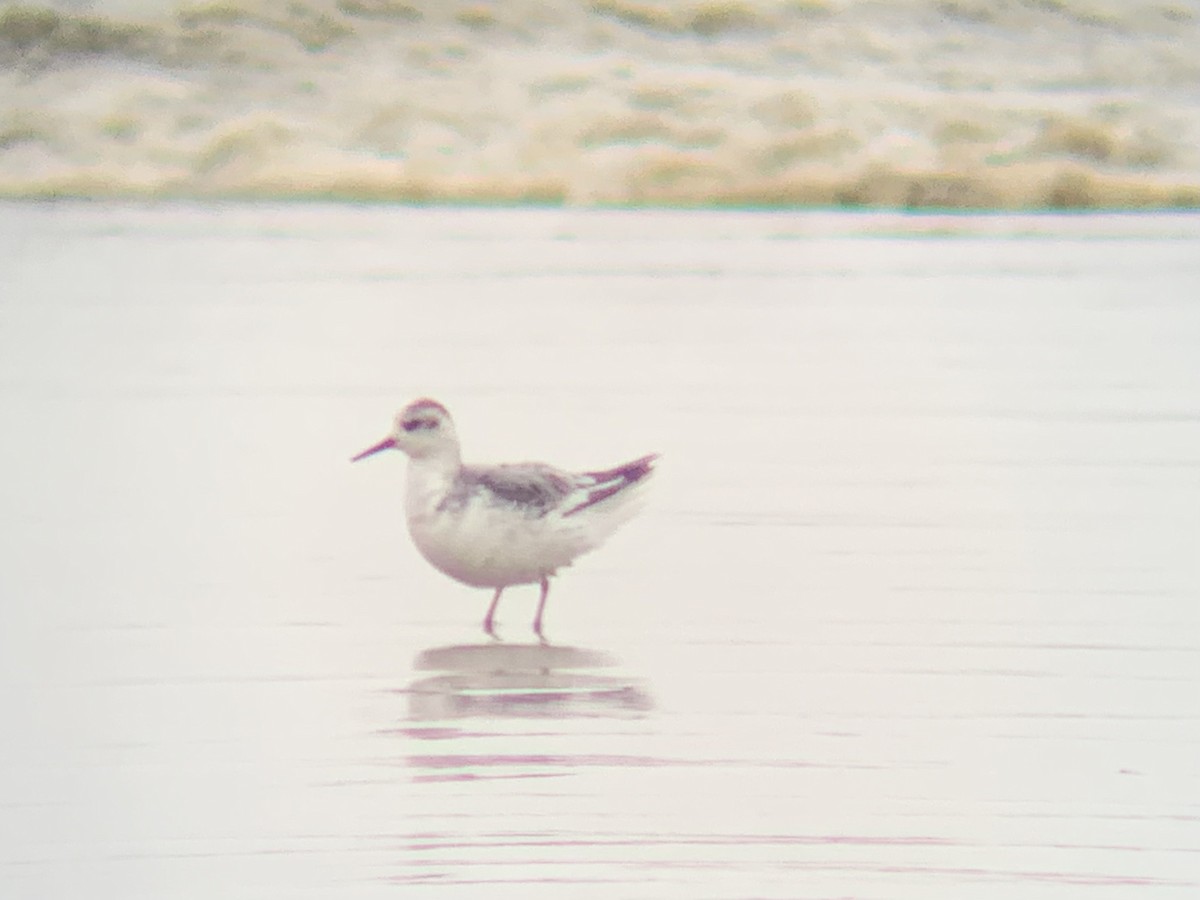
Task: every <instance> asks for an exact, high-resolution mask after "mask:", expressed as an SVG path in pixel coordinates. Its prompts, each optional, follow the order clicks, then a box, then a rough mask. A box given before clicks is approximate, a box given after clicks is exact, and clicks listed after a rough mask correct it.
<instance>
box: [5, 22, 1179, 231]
mask: <svg viewBox="0 0 1200 900" xmlns="http://www.w3.org/2000/svg"><path fill="white" fill-rule="evenodd" d="M59 197H66V198H97V199H181V200H217V199H220V200H317V199H319V200H340V201H347V200H353V201H380V202H396V201H401V202H407V203H456V204H463V203H465V204H481V205H493V204H513V203H517V204H528V205H550V206H559V205H563V206H615V207H624V206H668V207H709V206H718V207H737V208H746V207H751V208H753V207H766V208H788V207H817V208H821V207H833V208H838V207H868V208H913V209H939V210H942V209H951V210H952V209H963V210H985V211H986V210H1038V209H1156V208H1196V207H1200V0H1181V2H1171V3H1166V2H1157V3H1153V2H1151V3H1143V2H1138V3H1119V2H1116V0H1111V2H1105V0H1055V2H1047V0H1010V2H998V3H990V2H984V0H902V2H895V3H877V2H868V0H680V2H665V0H662V2H656V0H571V2H560V3H553V2H538V0H512V2H506V3H495V4H489V3H481V2H460V0H447V2H435V0H211V2H186V3H176V2H168V3H166V4H155V3H149V2H141V0H107V2H104V0H101V2H93V3H83V2H76V3H66V2H63V3H59V4H28V3H24V4H23V3H4V2H0V198H8V199H38V198H59Z"/></svg>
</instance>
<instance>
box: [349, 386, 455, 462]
mask: <svg viewBox="0 0 1200 900" xmlns="http://www.w3.org/2000/svg"><path fill="white" fill-rule="evenodd" d="M382 450H403V451H404V452H405V453H407V454H408V456H409V458H410V459H444V460H447V461H449V462H453V463H455V464H457V463H458V461H459V450H458V433H457V432H456V431H455V430H454V420H453V419H451V418H450V413H448V412H447V411H446V407H444V406H442V404H440V403H438V402H437V401H436V400H428V399H424V400H416V401H414V402H412V403H410V404H408V406H406V407H404V409H403V410H401V411H400V413H399V414H398V415H397V416H396V424H395V426H394V427H393V428H392V432H391V434H389V435H388V436H387V437H385V438H384V439H383V440H382V441H380V442H379V443H378V444H375V445H374V446H371V447H368V448H367V449H366V450H364V451H363V452H362V453H359V454H358V455H357V456H355V457H353V458H352V459H351V460H350V461H351V462H358V461H359V460H360V459H365V458H366V457H368V456H372V455H374V454H376V453H379V452H380V451H382Z"/></svg>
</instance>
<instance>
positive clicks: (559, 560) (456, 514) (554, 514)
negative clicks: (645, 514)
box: [405, 459, 641, 588]
mask: <svg viewBox="0 0 1200 900" xmlns="http://www.w3.org/2000/svg"><path fill="white" fill-rule="evenodd" d="M455 472H456V467H453V466H447V465H445V464H444V463H443V462H441V461H439V460H435V459H410V461H409V465H408V490H407V499H406V509H405V513H406V517H407V520H408V530H409V533H410V534H411V535H412V539H413V543H414V544H416V545H417V549H418V550H419V551H420V552H421V555H422V556H424V557H425V559H427V560H428V561H429V562H430V564H431V565H433V566H434V567H435V568H437V569H438V570H440V571H442V572H444V573H445V574H447V575H449V576H450V577H451V578H454V579H457V580H458V581H461V582H463V583H465V584H469V585H473V586H475V587H492V588H497V587H508V586H509V585H514V584H529V583H534V582H537V581H540V580H541V579H542V578H543V577H546V576H548V575H552V574H554V572H555V570H557V569H559V568H561V567H563V566H568V565H570V564H571V562H572V561H573V560H574V559H575V558H576V557H578V556H580V555H581V554H583V553H586V552H588V551H589V550H593V549H595V548H596V547H598V546H599V545H600V544H601V543H602V542H603V541H604V540H605V538H607V537H608V536H609V535H610V534H612V532H613V531H615V530H616V529H617V528H618V527H619V526H620V525H621V524H622V523H624V522H625V521H627V520H628V519H629V518H630V516H632V515H633V514H634V512H636V510H637V506H638V504H637V499H638V495H640V494H641V491H640V490H638V488H639V487H640V483H639V484H637V485H632V486H630V487H629V488H626V489H624V490H622V491H620V492H619V493H617V494H614V495H613V496H612V497H608V498H606V499H605V500H602V501H601V502H599V503H596V504H595V505H593V506H589V507H587V508H585V509H581V510H579V511H578V512H575V513H573V514H571V515H566V513H568V512H569V511H570V510H572V509H574V508H575V507H577V506H579V505H580V504H581V503H583V502H585V501H586V500H587V498H588V490H589V488H592V487H594V486H595V484H596V482H595V480H594V479H591V478H587V477H586V476H568V477H571V478H573V480H575V481H576V483H577V485H578V486H577V488H576V490H574V491H573V492H572V493H571V494H569V495H567V496H566V497H564V498H563V500H562V501H561V502H560V503H559V504H557V505H556V506H554V507H553V508H551V509H549V510H547V511H546V512H545V513H544V514H543V515H539V514H538V513H539V512H540V510H535V509H525V508H522V507H519V506H516V505H514V504H511V503H503V502H495V498H494V497H493V496H492V495H491V494H490V493H489V492H488V491H487V490H485V489H482V488H481V489H479V490H477V491H476V492H474V493H472V494H471V495H470V497H469V498H467V500H466V502H465V503H463V504H461V505H456V506H452V507H450V508H441V507H442V502H443V500H445V498H446V496H447V494H448V492H449V491H450V489H451V487H452V485H453V481H454V476H455Z"/></svg>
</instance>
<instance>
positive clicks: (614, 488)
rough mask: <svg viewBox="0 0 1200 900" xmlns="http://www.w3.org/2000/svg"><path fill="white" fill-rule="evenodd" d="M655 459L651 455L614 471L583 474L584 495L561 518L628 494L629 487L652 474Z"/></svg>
mask: <svg viewBox="0 0 1200 900" xmlns="http://www.w3.org/2000/svg"><path fill="white" fill-rule="evenodd" d="M656 459H658V454H657V453H651V454H649V455H648V456H643V457H641V458H640V459H635V460H634V461H633V462H627V463H625V464H624V465H621V466H617V467H616V468H615V469H605V470H603V471H601V472H584V473H583V478H584V479H586V484H585V489H586V494H585V495H584V497H583V498H582V499H581V500H580V501H579V502H578V503H576V504H575V505H574V506H572V507H571V508H570V509H568V510H567V511H566V512H565V513H563V516H564V517H566V516H573V515H575V514H576V513H580V512H583V511H584V510H585V509H589V508H591V507H593V506H596V505H597V504H603V503H605V501H607V500H610V499H615V498H618V497H619V496H621V495H623V494H627V493H629V489H630V488H631V487H633V486H634V485H636V484H638V483H640V482H642V481H644V480H645V479H646V478H647V476H649V475H651V474H652V473H653V472H654V461H655V460H656Z"/></svg>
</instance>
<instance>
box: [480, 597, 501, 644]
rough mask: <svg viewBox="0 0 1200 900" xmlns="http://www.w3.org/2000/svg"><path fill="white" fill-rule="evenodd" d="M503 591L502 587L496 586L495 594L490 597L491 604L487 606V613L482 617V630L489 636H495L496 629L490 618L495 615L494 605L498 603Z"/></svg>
mask: <svg viewBox="0 0 1200 900" xmlns="http://www.w3.org/2000/svg"><path fill="white" fill-rule="evenodd" d="M503 593H504V588H502V587H498V588H496V594H495V596H494V597H492V605H491V606H489V607H488V611H487V615H486V616H484V617H483V630H484V632H485V633H486V634H488V635H490V636H491V637H495V636H496V629H495V628H494V627H493V623H492V620H493V619H494V618H495V616H496V606H497V605H498V604H499V603H500V595H501V594H503Z"/></svg>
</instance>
